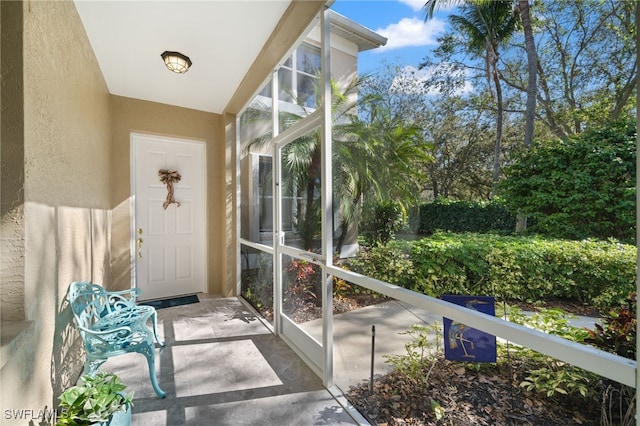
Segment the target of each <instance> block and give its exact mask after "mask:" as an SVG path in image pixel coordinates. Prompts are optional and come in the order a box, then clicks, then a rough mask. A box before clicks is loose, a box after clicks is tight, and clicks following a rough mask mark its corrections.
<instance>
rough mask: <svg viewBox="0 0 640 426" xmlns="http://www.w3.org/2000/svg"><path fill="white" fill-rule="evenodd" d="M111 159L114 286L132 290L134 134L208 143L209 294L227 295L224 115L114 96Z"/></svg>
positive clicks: (112, 104)
mask: <svg viewBox="0 0 640 426" xmlns="http://www.w3.org/2000/svg"><path fill="white" fill-rule="evenodd" d="M111 116H112V120H113V121H112V132H113V145H112V152H111V154H112V158H113V165H112V171H111V174H112V176H114V186H113V187H112V204H113V228H112V231H113V232H112V235H111V254H112V278H113V281H112V285H113V288H117V289H121V288H128V287H130V286H131V250H130V241H131V234H130V233H131V213H130V212H131V202H130V195H131V178H130V170H131V162H130V159H131V154H130V153H131V133H132V132H133V133H150V134H155V135H161V136H168V137H176V138H182V139H195V140H199V141H204V142H206V151H207V159H206V170H207V176H206V180H207V214H206V222H207V269H208V270H207V278H208V283H207V288H208V292H209V293H210V294H228V289H227V287H228V285H227V284H226V283H227V277H226V271H227V269H228V268H227V261H228V255H227V253H226V251H225V250H224V241H225V233H226V231H225V222H226V219H225V215H227V214H229V215H230V214H231V213H230V212H227V210H228V209H225V208H221V206H224V205H225V204H226V203H227V196H226V192H225V191H226V190H227V189H226V187H225V172H224V170H225V142H224V123H223V121H222V116H220V115H219V114H212V113H207V112H202V111H196V110H191V109H186V108H180V107H175V106H170V105H164V104H159V103H155V102H148V101H142V100H139V99H131V98H126V97H122V96H111Z"/></svg>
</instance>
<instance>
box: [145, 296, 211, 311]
mask: <svg viewBox="0 0 640 426" xmlns="http://www.w3.org/2000/svg"><path fill="white" fill-rule="evenodd" d="M199 301H200V300H198V296H196V295H195V294H193V295H191V296H182V297H172V298H171V299H162V300H151V301H148V302H140V303H139V304H140V305H147V306H153V307H154V308H156V309H162V308H170V307H172V306H180V305H189V304H191V303H198V302H199Z"/></svg>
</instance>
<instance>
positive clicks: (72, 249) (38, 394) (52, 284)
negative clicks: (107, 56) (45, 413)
mask: <svg viewBox="0 0 640 426" xmlns="http://www.w3.org/2000/svg"><path fill="white" fill-rule="evenodd" d="M19 4H20V5H21V7H22V13H23V43H24V48H23V52H24V53H23V55H24V57H23V61H24V77H23V84H24V95H23V96H24V98H23V99H24V115H23V118H24V136H23V140H22V144H23V149H24V183H23V184H22V185H21V186H20V189H21V190H23V191H24V248H23V257H24V277H23V284H22V286H23V291H24V318H25V319H26V320H30V321H33V322H32V324H31V326H30V327H29V328H28V329H27V331H26V332H24V333H22V334H21V335H20V337H19V338H18V339H16V340H15V341H14V342H13V343H12V345H11V346H10V348H9V349H8V351H7V352H3V353H5V354H7V355H8V356H7V357H5V359H3V367H2V370H0V384H1V387H2V389H1V390H0V395H1V396H0V408H1V410H2V411H1V412H2V416H3V417H2V424H3V425H5V424H7V425H11V424H21V425H22V424H27V421H25V418H23V419H22V420H18V419H14V418H12V416H11V415H9V416H7V414H6V413H7V412H6V411H5V410H20V409H33V410H36V411H35V413H36V414H37V412H38V411H37V410H43V409H45V408H47V409H49V410H50V409H51V408H52V407H54V406H55V405H57V400H56V396H57V394H59V393H60V392H61V390H62V389H64V388H66V387H67V386H69V385H70V384H71V383H72V382H75V380H76V378H77V376H78V374H79V373H80V368H81V363H82V360H81V358H80V351H79V346H78V343H79V341H78V338H77V334H76V332H75V330H74V328H73V326H72V325H71V315H70V312H69V309H68V307H67V305H66V303H65V296H66V291H67V288H68V286H69V283H70V282H71V281H74V280H91V281H95V282H104V281H106V280H108V277H109V264H110V259H109V244H108V242H109V234H110V223H111V214H110V210H109V209H110V182H111V177H110V175H109V173H110V170H109V164H110V141H111V129H110V125H109V123H110V116H109V114H110V112H109V95H108V91H107V87H106V84H105V82H104V79H103V78H102V74H101V73H100V69H99V67H98V64H97V62H96V59H95V56H94V54H93V51H92V49H91V46H90V44H89V42H88V39H87V37H86V34H85V31H84V28H83V26H82V23H81V21H80V18H79V16H78V14H77V12H76V9H75V6H74V4H73V3H72V2H71V1H61V2H23V3H19ZM4 10H5V9H4V8H3V11H4ZM3 18H4V15H3ZM2 31H3V32H4V31H5V28H4V26H3V28H2ZM4 114H5V111H3V120H4ZM15 184H16V185H20V183H19V182H16V183H15ZM5 325H6V324H5V322H3V327H4V326H5ZM5 349H6V348H5V347H4V346H3V350H5ZM26 420H29V419H26ZM34 423H36V424H38V423H39V421H38V420H37V419H35V420H34Z"/></svg>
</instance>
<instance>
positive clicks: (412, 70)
mask: <svg viewBox="0 0 640 426" xmlns="http://www.w3.org/2000/svg"><path fill="white" fill-rule="evenodd" d="M438 66H440V67H447V65H446V64H440V65H438ZM434 72H435V68H423V69H421V70H420V69H418V68H417V67H414V66H412V65H407V66H406V67H404V68H402V70H401V71H400V72H399V73H398V74H396V76H395V77H394V78H393V82H392V83H391V86H390V87H389V91H390V92H392V93H407V94H418V95H431V96H435V95H438V94H439V91H438V89H436V88H435V87H429V88H427V87H425V85H424V83H425V82H426V81H427V80H428V79H429V78H431V77H432V76H433V73H434ZM458 72H463V71H458ZM471 91H473V85H472V84H471V83H470V82H469V80H468V79H466V80H465V83H464V86H463V87H461V88H460V89H458V90H457V91H456V92H455V94H456V95H462V94H465V93H469V92H471Z"/></svg>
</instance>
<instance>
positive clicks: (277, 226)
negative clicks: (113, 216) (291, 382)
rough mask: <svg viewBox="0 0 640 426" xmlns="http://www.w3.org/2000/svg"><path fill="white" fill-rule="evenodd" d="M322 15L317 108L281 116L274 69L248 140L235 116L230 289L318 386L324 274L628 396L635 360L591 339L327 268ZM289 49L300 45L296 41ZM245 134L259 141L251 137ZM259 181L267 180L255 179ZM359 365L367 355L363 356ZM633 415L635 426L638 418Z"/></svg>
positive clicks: (325, 367) (328, 147) (324, 369)
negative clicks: (621, 388) (311, 315)
mask: <svg viewBox="0 0 640 426" xmlns="http://www.w3.org/2000/svg"><path fill="white" fill-rule="evenodd" d="M329 19H330V18H329V16H328V13H327V12H326V11H325V13H324V14H323V15H322V16H319V17H318V21H319V25H320V28H321V31H320V34H321V35H320V43H319V47H320V59H321V66H320V74H319V75H320V77H319V81H320V84H319V85H318V87H319V88H320V91H319V95H320V98H321V103H319V104H317V105H319V106H320V107H319V108H317V109H315V110H314V111H310V110H308V109H305V108H303V106H307V105H308V103H307V102H306V101H305V104H304V105H302V104H298V105H299V106H300V108H301V110H304V111H306V112H307V114H306V115H304V116H301V117H299V119H298V120H296V121H295V122H291V121H284V120H283V114H282V112H283V110H282V108H281V106H282V105H283V102H280V101H279V99H278V98H279V94H283V93H287V92H286V90H284V89H283V88H282V87H280V86H279V84H280V83H283V82H284V81H285V79H283V78H282V73H280V72H279V70H275V71H274V73H273V78H272V80H271V81H270V82H269V83H268V84H269V85H270V86H269V87H270V90H269V92H270V93H271V99H270V102H271V104H270V105H266V107H265V108H264V109H263V112H268V113H269V114H270V119H269V121H268V122H267V121H265V120H262V121H259V124H257V123H258V121H253V124H252V126H254V127H253V129H254V130H253V131H254V134H253V135H252V137H246V136H247V134H246V133H243V131H242V127H243V124H242V120H243V117H242V115H241V116H239V117H240V119H239V123H238V128H239V129H240V131H239V135H240V138H239V139H240V140H239V141H238V142H237V144H238V145H237V146H238V149H237V152H238V158H237V160H238V164H237V176H239V179H238V181H239V188H238V191H239V200H241V201H240V205H241V208H240V210H241V211H240V212H239V216H240V220H239V223H241V224H242V226H241V229H240V230H239V233H240V234H239V238H238V241H239V247H238V250H239V256H238V258H239V264H238V271H239V272H238V294H243V295H247V293H251V296H253V297H254V298H255V300H258V301H259V303H262V304H263V307H265V308H266V310H267V311H271V312H272V313H273V316H272V319H270V321H271V324H272V326H273V330H274V332H275V333H277V334H278V335H280V336H281V337H282V338H283V339H284V340H285V341H287V343H288V344H290V345H291V346H292V348H294V350H296V351H297V352H298V354H299V355H300V356H301V357H302V358H303V359H305V361H306V362H307V363H308V364H309V366H310V367H311V368H312V369H313V370H314V371H316V373H317V374H318V375H319V376H320V377H321V378H322V380H323V382H324V385H325V386H326V387H328V388H330V387H332V386H334V383H336V382H338V378H337V377H334V374H338V373H334V363H333V357H334V344H333V339H334V333H333V328H334V327H333V321H334V316H333V314H332V305H333V301H332V297H333V282H334V279H341V280H344V281H345V282H346V283H349V284H350V285H354V286H360V287H362V288H365V289H368V290H371V291H375V292H377V293H379V294H381V295H384V296H387V297H389V298H391V299H393V300H396V301H399V302H402V303H404V304H406V306H409V307H413V308H417V309H422V310H425V311H428V312H429V313H431V314H433V315H436V316H440V317H446V318H450V319H452V320H454V321H458V322H460V323H464V324H473V325H474V328H476V329H478V330H481V331H484V332H487V333H490V334H492V335H495V336H497V337H499V338H503V339H506V340H508V341H510V342H513V343H515V344H518V345H522V346H525V347H528V348H531V349H533V350H535V351H538V352H540V353H543V354H546V355H549V356H551V357H554V358H556V359H559V360H562V361H565V362H567V363H569V364H572V365H574V366H577V367H580V368H583V369H585V370H588V371H591V372H594V373H596V374H599V375H601V376H603V377H606V378H609V379H612V380H614V381H617V382H619V383H622V384H624V385H627V386H631V387H634V388H636V393H637V387H636V382H637V374H638V373H637V360H636V361H633V360H629V359H626V358H623V357H620V356H617V355H613V354H610V353H607V352H604V351H601V350H598V349H596V348H594V347H591V346H587V345H582V344H578V343H574V342H571V341H568V340H565V339H562V338H559V337H556V336H550V335H548V334H546V333H543V332H539V331H536V330H533V329H530V328H526V327H523V326H519V325H516V324H513V323H510V322H508V321H506V320H503V319H500V318H496V317H491V316H488V315H485V314H482V313H479V312H475V311H472V310H469V309H466V308H462V307H460V306H457V305H455V304H452V303H448V302H445V301H442V300H440V299H436V298H432V297H428V296H425V295H421V294H418V293H415V292H412V291H409V290H407V289H404V288H401V287H398V286H395V285H391V284H388V283H385V282H382V281H379V280H375V279H372V278H370V277H366V276H362V275H359V274H355V273H353V272H350V271H347V270H345V269H342V268H340V267H338V266H336V265H334V262H333V256H334V253H333V252H334V238H335V232H334V231H335V229H336V228H337V224H336V223H334V222H337V219H336V220H334V218H337V215H336V211H335V208H334V207H335V206H334V203H333V201H332V200H333V199H334V196H333V192H334V191H333V190H334V188H333V185H334V184H335V183H333V179H332V143H333V142H332V123H331V120H332V111H331V99H330V79H331V76H330V73H329V69H330V53H329V52H330V35H329ZM316 24H317V22H316ZM309 30H310V31H311V30H312V28H310V29H309ZM299 46H301V44H299V45H298V46H297V47H299ZM291 54H293V51H292V52H290V55H291ZM290 55H288V56H287V58H283V60H282V61H281V64H284V63H285V62H286V63H287V64H290V63H291V62H290ZM287 61H289V62H287ZM289 68H290V67H289V65H287V69H289ZM263 93H265V91H264V90H263ZM256 102H257V101H255V100H254V103H253V104H252V105H248V106H247V108H245V113H244V114H249V113H248V111H249V110H250V109H251V108H254V109H255V108H256V105H257V103H256ZM254 112H255V111H254ZM245 117H246V116H245ZM287 126H290V127H287ZM256 129H257V130H256ZM255 140H260V141H261V142H260V143H255V142H252V141H255ZM310 140H313V141H314V143H316V142H317V143H318V146H319V147H320V150H319V159H320V161H319V162H317V163H314V164H319V168H320V174H319V175H318V176H319V185H317V186H312V188H315V190H317V193H312V194H309V193H305V192H296V190H295V188H296V186H295V185H291V182H292V180H294V179H295V178H294V177H293V176H290V175H288V173H289V170H290V169H289V166H287V161H289V160H291V158H290V155H292V151H293V150H294V149H295V148H296V147H299V148H302V147H303V146H305V147H309V146H311V145H310V143H311V142H310ZM301 151H304V150H303V149H299V150H297V151H296V153H297V154H298V155H299V154H300V152H301ZM308 154H309V156H311V155H313V154H314V153H313V152H311V151H308ZM315 160H317V159H315ZM307 161H308V162H307V164H309V163H310V162H311V161H312V160H311V159H310V158H307ZM267 182H268V183H269V184H268V185H265V183H267ZM311 202H314V203H315V202H319V204H320V208H319V212H320V215H319V216H317V217H315V218H313V219H314V220H315V222H313V221H312V222H304V223H303V222H302V221H301V220H300V218H301V217H302V216H303V215H304V212H305V211H308V210H309V209H310V207H311V206H310V205H309V203H311ZM251 217H254V220H253V221H252V220H250V218H251ZM255 218H259V219H258V222H259V223H256V219H255ZM265 218H271V223H270V224H265ZM261 224H262V226H261ZM311 224H313V225H314V226H317V227H319V228H320V229H321V231H320V233H319V235H320V236H321V238H320V239H319V240H318V239H314V240H312V244H306V245H305V244H303V243H302V242H303V240H304V239H302V238H300V236H301V234H302V233H304V232H305V229H304V226H310V225H311ZM301 265H304V267H305V268H304V273H305V274H307V276H310V277H313V279H314V280H315V281H314V283H315V284H314V285H313V286H311V287H312V288H303V289H297V290H299V291H312V292H314V295H315V297H316V298H318V300H321V311H322V321H321V324H322V327H321V331H320V332H319V333H318V332H316V333H315V334H314V332H313V331H310V330H309V328H305V327H301V324H300V323H299V321H297V320H296V315H295V310H296V303H295V300H292V299H294V297H293V296H294V293H295V292H294V291H291V290H292V286H294V285H295V283H293V282H292V281H291V280H292V279H293V278H292V277H293V276H294V275H295V273H296V272H300V266H301ZM354 333H355V331H354ZM362 362H363V363H366V362H368V361H367V360H366V359H364V360H362ZM343 390H344V389H343ZM636 421H637V422H638V423H637V424H639V425H640V420H636Z"/></svg>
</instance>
